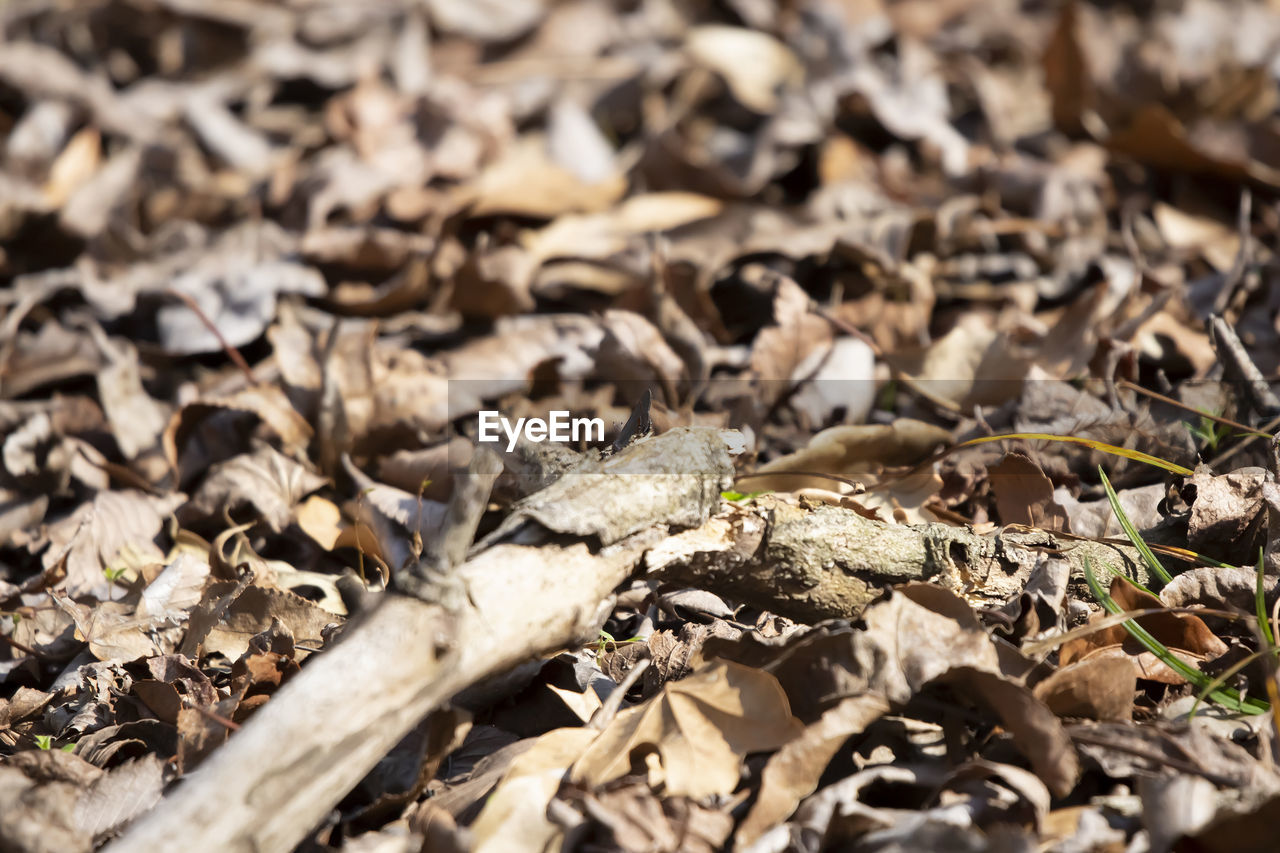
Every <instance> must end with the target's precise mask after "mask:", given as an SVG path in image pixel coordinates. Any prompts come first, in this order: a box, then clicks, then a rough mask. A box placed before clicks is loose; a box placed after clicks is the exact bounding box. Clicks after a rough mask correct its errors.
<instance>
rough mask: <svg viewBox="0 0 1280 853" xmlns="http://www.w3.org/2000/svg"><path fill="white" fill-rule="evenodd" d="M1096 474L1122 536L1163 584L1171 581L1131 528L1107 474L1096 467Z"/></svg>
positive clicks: (1151, 552)
mask: <svg viewBox="0 0 1280 853" xmlns="http://www.w3.org/2000/svg"><path fill="white" fill-rule="evenodd" d="M1098 473H1099V474H1101V475H1102V488H1104V489H1106V490H1107V500H1109V501H1110V502H1111V511H1112V512H1114V513H1115V514H1116V519H1118V520H1119V522H1120V526H1121V527H1123V528H1124V535H1125V536H1128V537H1129V541H1130V542H1132V543H1133V547H1134V548H1137V549H1138V553H1139V554H1141V555H1142V559H1143V560H1144V561H1145V562H1146V564H1147V568H1148V569H1150V570H1151V571H1152V573H1153V574H1155V576H1156V577H1158V578H1160V579H1161V580H1162V581H1164V582H1165V583H1168V582H1169V581H1171V580H1173V576H1172V575H1170V574H1169V573H1168V572H1166V571H1165V570H1164V566H1163V565H1161V563H1160V561H1159V560H1158V559H1156V555H1155V552H1153V551H1152V550H1151V549H1150V548H1149V547H1147V543H1146V542H1144V541H1143V540H1142V537H1141V536H1139V535H1138V528H1136V527H1134V526H1133V522H1132V521H1130V520H1129V514H1128V513H1126V512H1125V511H1124V507H1122V506H1120V497H1119V496H1118V495H1117V494H1116V490H1115V489H1113V488H1112V487H1111V481H1110V480H1108V479H1107V472H1106V471H1103V470H1102V466H1101V465H1099V466H1098Z"/></svg>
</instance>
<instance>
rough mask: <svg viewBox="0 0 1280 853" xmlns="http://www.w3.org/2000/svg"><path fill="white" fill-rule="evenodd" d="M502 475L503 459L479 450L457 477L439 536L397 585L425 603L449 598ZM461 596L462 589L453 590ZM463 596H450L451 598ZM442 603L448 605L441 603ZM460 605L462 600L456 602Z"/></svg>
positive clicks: (405, 569)
mask: <svg viewBox="0 0 1280 853" xmlns="http://www.w3.org/2000/svg"><path fill="white" fill-rule="evenodd" d="M501 473H502V460H501V459H500V458H499V457H498V454H496V453H494V452H493V451H492V450H490V449H489V448H487V447H476V449H475V452H474V453H473V455H472V457H471V464H469V465H468V466H467V470H466V472H464V473H463V474H462V475H461V476H459V477H456V478H455V479H454V483H453V494H452V495H451V496H450V498H449V506H448V508H447V509H446V510H445V517H444V521H443V523H442V524H441V527H440V531H439V534H438V535H436V536H433V537H431V539H430V540H429V541H427V542H425V543H424V544H423V552H422V557H421V558H420V559H419V560H418V562H417V563H416V564H413V565H410V566H406V567H403V568H401V569H400V570H399V571H397V572H396V573H395V577H394V580H395V585H396V586H397V587H399V588H400V589H401V590H402V591H404V592H407V593H409V594H410V595H413V596H416V597H417V598H420V599H422V600H424V601H441V596H442V595H445V596H449V593H450V590H449V578H450V575H451V572H452V570H453V568H454V567H455V566H458V565H461V563H462V562H463V560H465V559H466V556H467V549H468V548H470V547H471V543H472V541H473V540H474V539H475V535H476V528H477V527H478V526H479V525H480V517H481V516H483V515H484V511H485V507H486V506H487V505H488V503H489V494H490V493H491V492H492V491H493V484H494V482H495V481H496V480H497V479H498V475H499V474H501ZM453 592H457V593H461V592H462V590H453ZM454 597H456V598H459V599H460V598H461V596H460V595H459V596H451V597H450V600H452V598H454ZM441 603H442V604H446V609H449V607H448V606H447V604H448V602H445V601H441ZM453 603H456V604H460V603H461V601H460V600H459V601H457V602H453Z"/></svg>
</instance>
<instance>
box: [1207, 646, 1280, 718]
mask: <svg viewBox="0 0 1280 853" xmlns="http://www.w3.org/2000/svg"><path fill="white" fill-rule="evenodd" d="M1276 652H1280V649H1275V648H1270V647H1268V648H1265V649H1258V651H1256V652H1253V653H1252V654H1250V655H1248V656H1247V657H1245V658H1244V659H1243V660H1239V661H1236V662H1235V664H1234V665H1233V666H1231V667H1229V668H1228V669H1226V670H1225V671H1224V672H1223V673H1222V674H1221V675H1219V676H1218V677H1217V678H1215V679H1213V680H1212V681H1210V682H1209V683H1208V684H1206V685H1205V687H1204V689H1202V690H1201V691H1200V692H1199V693H1198V694H1197V695H1196V701H1195V702H1193V703H1192V705H1191V710H1190V711H1188V712H1187V717H1188V718H1190V717H1194V716H1195V715H1196V711H1197V710H1199V708H1200V703H1202V702H1203V701H1204V700H1205V699H1206V698H1207V697H1208V696H1209V694H1210V693H1211V692H1213V691H1214V690H1217V689H1218V688H1219V687H1221V686H1222V685H1224V684H1226V683H1227V681H1228V679H1230V678H1231V677H1232V676H1233V675H1235V674H1236V673H1237V672H1239V671H1240V670H1242V669H1244V668H1245V667H1246V666H1248V665H1249V664H1251V663H1253V662H1254V661H1255V660H1257V659H1258V658H1260V657H1262V656H1263V655H1273V654H1275V653H1276Z"/></svg>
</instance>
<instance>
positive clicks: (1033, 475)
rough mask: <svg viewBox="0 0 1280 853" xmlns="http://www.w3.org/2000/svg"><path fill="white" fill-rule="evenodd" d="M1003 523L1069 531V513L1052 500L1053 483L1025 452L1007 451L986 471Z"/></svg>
mask: <svg viewBox="0 0 1280 853" xmlns="http://www.w3.org/2000/svg"><path fill="white" fill-rule="evenodd" d="M987 476H988V478H989V479H990V481H991V490H992V492H994V493H995V497H996V509H997V511H999V513H1000V520H1001V521H1002V522H1003V523H1004V524H1022V525H1026V526H1027V527H1039V528H1043V529H1045V530H1060V531H1063V532H1067V533H1069V532H1070V527H1069V525H1068V522H1067V514H1066V512H1065V511H1064V510H1063V508H1062V507H1061V506H1059V505H1058V504H1057V503H1055V502H1054V500H1053V483H1052V482H1050V481H1049V478H1048V477H1046V476H1045V474H1044V472H1043V471H1041V470H1040V466H1039V465H1037V464H1036V463H1035V462H1032V461H1031V458H1030V457H1029V456H1026V455H1025V454H1022V453H1016V452H1013V453H1008V454H1006V455H1005V457H1004V459H1002V460H1000V463H999V464H998V465H994V466H992V467H991V468H989V469H988V470H987Z"/></svg>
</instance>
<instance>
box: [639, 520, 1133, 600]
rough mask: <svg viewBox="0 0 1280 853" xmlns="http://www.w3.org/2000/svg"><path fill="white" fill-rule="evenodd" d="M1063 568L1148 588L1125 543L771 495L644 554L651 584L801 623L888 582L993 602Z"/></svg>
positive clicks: (875, 592)
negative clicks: (910, 520) (1058, 565)
mask: <svg viewBox="0 0 1280 853" xmlns="http://www.w3.org/2000/svg"><path fill="white" fill-rule="evenodd" d="M1048 559H1062V560H1065V561H1066V562H1067V563H1068V564H1069V566H1070V568H1071V574H1072V577H1073V579H1075V580H1077V581H1080V582H1083V579H1084V564H1085V561H1086V559H1087V560H1088V561H1090V562H1091V563H1092V565H1093V569H1094V571H1095V572H1096V573H1097V574H1098V576H1099V577H1102V578H1106V577H1108V576H1109V572H1108V570H1107V568H1106V566H1108V565H1109V566H1112V567H1114V568H1116V569H1117V570H1119V571H1122V572H1124V573H1126V574H1128V575H1129V576H1130V577H1132V578H1134V579H1136V580H1138V582H1139V583H1143V584H1145V583H1147V582H1148V581H1147V573H1146V569H1145V567H1144V566H1143V565H1142V561H1141V558H1140V557H1139V556H1138V554H1137V551H1136V550H1135V549H1133V548H1131V547H1128V546H1124V545H1113V544H1109V543H1103V542H1092V541H1085V540H1079V539H1069V538H1065V537H1059V536H1055V535H1054V534H1052V533H1049V532H1047V531H1034V530H1012V529H1007V530H1004V531H1002V532H1000V533H999V534H996V535H991V536H979V535H976V534H974V533H973V532H972V531H971V530H970V529H969V528H967V527H952V526H949V525H945V524H921V525H914V526H906V525H900V524H887V523H884V522H879V521H872V520H870V519H867V518H864V517H863V516H861V515H859V514H858V513H856V512H854V511H852V510H848V509H843V508H840V507H834V506H818V507H814V508H804V507H800V506H796V505H793V504H789V503H787V502H785V501H782V500H777V499H774V498H770V497H765V498H762V499H759V500H758V501H756V502H755V503H754V504H751V505H748V506H733V507H731V508H728V509H727V510H726V511H725V512H723V513H720V514H718V515H716V516H715V517H714V518H711V519H709V520H708V521H707V523H706V524H704V525H702V526H701V527H699V528H696V529H693V530H687V531H685V532H683V533H680V534H678V535H676V536H672V537H670V538H669V539H667V540H666V541H665V542H663V543H661V544H660V545H659V546H657V547H655V548H653V549H651V550H650V551H649V553H648V554H646V555H645V564H646V568H647V569H648V570H649V571H650V572H653V573H655V574H656V575H657V576H658V577H661V578H664V579H669V580H673V581H677V582H682V583H689V584H691V585H695V586H698V587H700V588H703V589H709V590H713V591H715V592H717V593H719V594H721V595H725V596H728V597H731V598H735V599H737V600H739V601H743V602H746V603H749V604H753V605H755V606H757V607H761V608H764V609H768V610H771V611H773V612H775V613H780V614H782V615H785V616H789V617H791V618H793V619H797V620H801V621H806V622H807V621H814V620H819V619H842V618H851V617H854V616H857V615H858V614H859V613H860V612H861V611H862V609H863V608H864V607H865V606H866V605H867V604H869V603H871V602H872V601H874V600H875V599H876V598H878V597H879V596H880V594H881V593H882V591H883V590H884V589H885V588H886V587H888V586H890V585H891V584H895V583H905V582H907V581H932V582H934V583H937V584H940V585H942V586H944V587H947V588H948V589H953V590H955V591H956V592H958V593H960V594H962V595H965V596H967V597H969V598H970V599H977V600H982V601H985V602H990V603H999V602H1003V601H1005V600H1007V599H1008V598H1009V597H1010V596H1013V595H1017V594H1018V593H1020V592H1021V591H1022V589H1023V588H1024V586H1025V585H1026V582H1027V578H1028V577H1029V576H1030V573H1031V571H1032V569H1033V568H1034V567H1035V566H1036V565H1037V562H1038V561H1043V560H1048Z"/></svg>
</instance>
